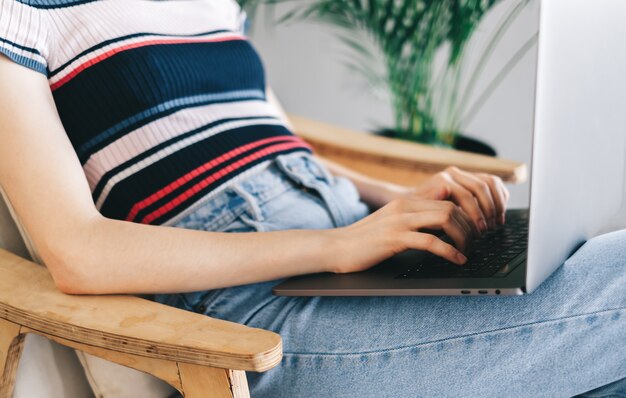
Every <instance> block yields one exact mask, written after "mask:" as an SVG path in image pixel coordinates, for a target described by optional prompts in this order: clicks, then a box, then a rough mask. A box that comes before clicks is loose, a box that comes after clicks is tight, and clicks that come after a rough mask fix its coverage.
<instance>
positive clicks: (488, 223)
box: [404, 167, 509, 232]
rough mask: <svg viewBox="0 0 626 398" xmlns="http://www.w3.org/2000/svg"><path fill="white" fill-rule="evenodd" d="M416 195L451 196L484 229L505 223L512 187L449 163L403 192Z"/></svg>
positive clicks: (495, 178)
mask: <svg viewBox="0 0 626 398" xmlns="http://www.w3.org/2000/svg"><path fill="white" fill-rule="evenodd" d="M404 195H405V196H406V197H409V198H413V199H434V200H443V199H449V200H451V201H453V202H454V203H456V204H457V205H459V206H460V207H461V208H462V209H463V210H464V211H465V213H467V215H469V217H470V218H471V219H472V221H473V223H474V225H475V226H476V228H478V230H479V231H481V232H484V231H486V230H487V228H495V227H496V225H497V224H500V225H502V224H504V222H505V213H506V206H507V203H508V201H509V191H508V190H507V188H506V187H505V186H504V183H503V182H502V180H501V179H500V178H499V177H497V176H494V175H490V174H485V173H470V172H466V171H463V170H460V169H459V168H457V167H449V168H447V169H446V170H444V171H442V172H440V173H437V174H435V175H434V176H433V177H431V178H430V179H428V180H426V181H425V182H424V183H422V184H420V185H419V186H417V187H415V188H412V189H409V190H408V191H407V192H405V193H404Z"/></svg>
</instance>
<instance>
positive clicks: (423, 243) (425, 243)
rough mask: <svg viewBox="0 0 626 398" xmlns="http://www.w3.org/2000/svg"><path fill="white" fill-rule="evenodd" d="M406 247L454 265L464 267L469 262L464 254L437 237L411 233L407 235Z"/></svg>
mask: <svg viewBox="0 0 626 398" xmlns="http://www.w3.org/2000/svg"><path fill="white" fill-rule="evenodd" d="M406 246H407V247H408V248H410V249H415V250H426V251H428V252H431V253H433V254H434V255H436V256H439V257H443V258H445V259H446V260H448V261H450V262H452V263H454V264H458V265H462V264H465V263H466V262H467V257H465V255H463V253H461V252H460V251H459V250H458V249H456V248H455V247H454V246H452V245H450V244H448V243H446V242H444V241H442V240H441V239H439V238H437V237H436V236H435V235H431V234H426V233H422V232H411V233H409V234H408V235H407V242H406Z"/></svg>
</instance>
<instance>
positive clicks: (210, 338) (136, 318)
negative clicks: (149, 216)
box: [0, 249, 282, 372]
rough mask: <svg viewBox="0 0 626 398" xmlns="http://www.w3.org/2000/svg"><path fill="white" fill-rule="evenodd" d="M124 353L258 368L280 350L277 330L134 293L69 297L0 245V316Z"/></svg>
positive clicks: (44, 271) (269, 363)
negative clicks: (155, 301) (156, 300)
mask: <svg viewBox="0 0 626 398" xmlns="http://www.w3.org/2000/svg"><path fill="white" fill-rule="evenodd" d="M2 318H3V319H6V320H8V321H10V322H13V323H15V324H19V325H22V326H23V327H25V328H27V329H30V330H32V331H35V332H39V333H41V334H44V335H49V336H52V337H57V338H60V339H64V340H69V341H72V342H76V343H80V344H85V345H89V346H94V347H100V348H104V349H107V350H112V351H117V352H121V353H125V354H134V355H139V356H144V357H149V358H156V359H164V360H168V361H176V362H181V363H189V364H195V365H201V366H210V367H214V368H223V369H237V370H251V371H258V372H262V371H265V370H267V369H270V368H272V367H274V366H276V365H277V364H278V363H279V362H280V360H281V357H282V342H281V338H280V336H279V335H278V334H276V333H272V332H269V331H265V330H261V329H254V328H250V327H247V326H243V325H239V324H236V323H232V322H226V321H222V320H218V319H212V318H209V317H207V316H204V315H200V314H195V313H192V312H188V311H184V310H180V309H177V308H173V307H169V306H166V305H162V304H158V303H154V302H152V301H149V300H144V299H141V298H138V297H134V296H121V295H116V296H113V295H111V296H70V295H66V294H63V293H61V292H60V291H59V290H58V289H57V288H56V286H55V285H54V282H53V280H52V277H51V276H50V274H49V272H48V270H47V269H46V268H44V267H41V266H38V265H36V264H35V263H32V262H30V261H28V260H25V259H23V258H21V257H18V256H16V255H14V254H12V253H9V252H8V251H6V250H2V249H0V319H2Z"/></svg>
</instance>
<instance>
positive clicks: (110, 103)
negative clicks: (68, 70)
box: [53, 40, 265, 158]
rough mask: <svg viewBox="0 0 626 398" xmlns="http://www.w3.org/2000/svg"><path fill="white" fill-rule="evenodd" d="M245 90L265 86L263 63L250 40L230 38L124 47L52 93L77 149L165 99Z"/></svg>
mask: <svg viewBox="0 0 626 398" xmlns="http://www.w3.org/2000/svg"><path fill="white" fill-rule="evenodd" d="M246 90H258V91H262V92H265V78H264V72H263V65H262V64H261V60H260V59H259V57H258V55H257V54H256V52H255V51H254V49H253V48H252V46H251V45H250V43H249V42H247V41H245V40H234V41H224V42H214V43H185V44H179V45H175V46H170V45H155V46H147V47H139V48H135V49H132V50H128V51H124V52H121V53H118V54H116V55H115V56H113V57H110V58H108V59H106V60H104V61H102V62H99V63H97V64H95V65H93V66H91V67H90V68H88V69H86V70H84V71H83V72H82V73H80V74H78V75H77V76H76V77H74V78H73V79H72V80H70V81H69V82H67V83H66V84H65V85H63V86H61V87H59V88H58V89H57V90H55V91H54V92H53V95H54V100H55V102H56V104H57V108H58V110H59V115H60V117H61V121H62V122H63V125H64V127H65V130H66V132H67V134H68V136H69V138H70V140H71V142H72V144H73V145H74V148H75V149H78V148H81V147H82V146H83V145H84V144H85V143H87V142H88V141H90V140H91V139H92V138H93V137H95V136H97V135H99V134H101V133H102V132H104V131H106V130H108V129H110V128H111V127H113V126H116V125H118V124H119V123H122V122H124V121H125V120H128V119H129V118H132V117H133V116H135V115H138V114H140V113H141V112H144V111H147V110H149V109H151V108H154V107H157V106H158V105H161V104H163V103H168V102H170V101H173V100H176V99H180V98H186V97H195V96H201V95H209V94H217V93H225V92H232V91H246ZM148 120H149V119H145V120H142V121H140V122H139V123H137V124H135V125H133V128H135V129H136V128H139V127H141V126H142V125H145V123H146V122H147V121H148ZM124 131H127V129H126V130H124ZM123 133H124V132H121V133H119V134H123ZM119 134H117V135H116V136H115V137H119V136H120V135H119ZM94 149H95V148H91V150H90V152H91V151H93V150H94ZM84 156H87V157H88V156H90V154H89V153H87V154H84V155H83V158H84Z"/></svg>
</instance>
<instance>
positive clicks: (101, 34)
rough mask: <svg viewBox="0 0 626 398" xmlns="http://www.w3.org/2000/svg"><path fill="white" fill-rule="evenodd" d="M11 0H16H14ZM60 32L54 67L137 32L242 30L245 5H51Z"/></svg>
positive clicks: (180, 1) (209, 1)
mask: <svg viewBox="0 0 626 398" xmlns="http://www.w3.org/2000/svg"><path fill="white" fill-rule="evenodd" d="M11 2H12V3H13V2H14V1H11ZM46 12H48V13H49V14H50V18H48V19H49V20H50V23H51V24H54V26H53V30H54V32H55V37H58V38H61V39H62V40H61V41H60V42H58V43H55V48H54V51H53V52H52V51H51V52H50V57H49V59H48V63H49V65H50V69H51V70H55V69H57V68H59V67H60V66H61V65H63V64H64V63H66V62H67V61H69V60H70V59H72V58H73V57H75V56H76V54H80V53H81V52H83V51H85V50H88V49H89V48H91V47H93V46H96V45H98V44H100V43H102V42H103V41H106V40H110V39H114V38H117V37H122V36H127V35H130V34H134V33H140V32H149V33H158V34H168V35H193V34H197V33H202V32H209V31H213V30H229V31H233V32H239V29H240V25H241V22H240V19H239V18H240V14H241V11H240V8H239V6H238V5H237V3H236V2H235V1H233V0H200V1H199V0H177V1H135V0H133V1H94V2H91V3H86V4H83V5H81V6H79V7H66V8H60V9H54V10H47V11H46Z"/></svg>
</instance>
